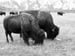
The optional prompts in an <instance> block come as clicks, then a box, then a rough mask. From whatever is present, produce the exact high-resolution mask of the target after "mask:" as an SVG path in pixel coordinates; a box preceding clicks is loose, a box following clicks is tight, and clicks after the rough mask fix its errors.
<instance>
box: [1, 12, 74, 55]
mask: <svg viewBox="0 0 75 56" xmlns="http://www.w3.org/2000/svg"><path fill="white" fill-rule="evenodd" d="M51 14H52V16H53V20H54V23H55V24H56V25H58V26H59V28H60V33H59V35H58V36H57V37H56V38H57V39H60V40H54V41H51V40H45V41H44V44H43V45H36V46H33V45H32V46H27V45H26V44H24V42H23V40H22V39H20V37H19V35H18V34H13V38H14V42H11V41H10V43H9V44H8V43H7V42H6V37H5V33H4V28H3V24H2V23H3V19H4V17H5V16H0V56H75V14H74V13H66V14H64V15H63V16H59V15H57V14H56V13H51ZM9 39H10V38H9Z"/></svg>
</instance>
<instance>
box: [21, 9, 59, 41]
mask: <svg viewBox="0 0 75 56" xmlns="http://www.w3.org/2000/svg"><path fill="white" fill-rule="evenodd" d="M22 13H29V14H32V15H33V16H34V17H35V19H38V25H39V26H40V28H41V29H43V30H44V31H45V32H46V33H47V38H48V39H51V40H54V39H55V38H56V36H57V35H58V34H59V27H58V26H56V25H55V24H54V22H53V17H52V15H51V14H50V13H49V12H47V11H39V10H30V11H23V12H20V14H22Z"/></svg>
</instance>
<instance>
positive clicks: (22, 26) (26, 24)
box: [3, 13, 45, 45]
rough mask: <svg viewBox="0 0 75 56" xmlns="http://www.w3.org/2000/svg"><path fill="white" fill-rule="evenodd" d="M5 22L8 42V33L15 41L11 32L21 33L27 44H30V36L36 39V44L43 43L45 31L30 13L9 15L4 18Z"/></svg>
mask: <svg viewBox="0 0 75 56" xmlns="http://www.w3.org/2000/svg"><path fill="white" fill-rule="evenodd" d="M3 24H4V28H5V33H6V39H7V42H9V40H8V35H9V36H10V38H11V40H12V41H13V37H12V36H11V33H20V34H22V36H23V40H24V42H25V43H26V44H27V45H29V42H28V39H29V38H32V39H33V40H35V43H34V44H39V43H40V44H43V41H44V38H45V35H44V31H43V30H42V29H40V28H39V26H38V24H37V21H36V20H35V19H34V17H33V16H32V15H30V14H27V13H25V14H23V15H14V16H8V17H6V18H5V19H4V22H3Z"/></svg>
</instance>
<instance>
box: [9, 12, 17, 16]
mask: <svg viewBox="0 0 75 56" xmlns="http://www.w3.org/2000/svg"><path fill="white" fill-rule="evenodd" d="M10 15H18V12H10Z"/></svg>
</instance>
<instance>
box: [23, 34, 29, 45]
mask: <svg viewBox="0 0 75 56" xmlns="http://www.w3.org/2000/svg"><path fill="white" fill-rule="evenodd" d="M22 35H23V40H24V43H26V44H27V45H29V42H28V40H29V38H28V34H27V33H23V34H22Z"/></svg>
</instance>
